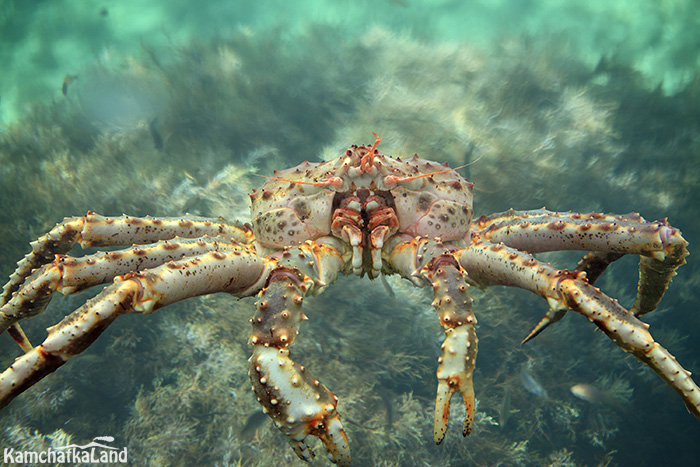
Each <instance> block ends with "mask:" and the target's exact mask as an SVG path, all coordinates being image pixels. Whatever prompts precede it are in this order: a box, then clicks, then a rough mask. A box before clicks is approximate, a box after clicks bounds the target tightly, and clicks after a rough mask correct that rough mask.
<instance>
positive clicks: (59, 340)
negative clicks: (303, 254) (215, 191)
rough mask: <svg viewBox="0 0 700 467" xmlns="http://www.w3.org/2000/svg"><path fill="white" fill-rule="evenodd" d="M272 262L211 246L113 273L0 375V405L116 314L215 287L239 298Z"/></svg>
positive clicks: (261, 281) (92, 337) (159, 305)
mask: <svg viewBox="0 0 700 467" xmlns="http://www.w3.org/2000/svg"><path fill="white" fill-rule="evenodd" d="M274 266H275V262H274V261H270V260H267V259H264V258H261V257H259V256H257V255H255V254H253V253H251V252H250V251H248V250H246V249H238V250H233V251H230V252H226V253H222V252H219V251H211V252H208V253H206V254H203V255H199V256H195V257H192V258H188V259H186V260H181V261H171V262H169V263H166V264H164V265H162V266H159V267H157V268H154V269H149V270H146V271H143V272H136V273H129V274H126V275H124V276H118V277H116V278H115V279H114V283H113V284H112V285H110V286H109V287H107V288H105V289H104V290H103V291H102V292H101V293H100V294H98V295H97V296H96V297H95V298H93V299H92V300H89V301H88V302H87V303H85V304H84V305H83V306H82V307H80V308H79V309H77V310H76V311H74V312H73V313H71V314H70V315H68V316H67V317H66V318H64V319H63V320H62V321H61V322H60V323H58V324H57V325H55V326H52V327H51V328H49V329H48V332H49V335H48V337H47V338H46V340H44V342H43V343H42V344H40V345H38V346H37V347H35V348H33V349H32V350H31V351H29V352H27V353H25V354H24V355H22V356H21V357H19V358H18V359H17V360H15V362H14V363H13V364H12V365H10V367H9V368H8V369H7V370H5V372H3V373H2V374H1V375H0V407H4V406H5V405H7V404H8V403H9V402H10V401H11V400H12V399H13V398H14V397H16V396H17V395H18V394H20V393H21V392H23V391H24V390H26V389H27V388H29V387H30V386H32V385H33V384H34V383H36V382H37V381H39V380H40V379H42V378H43V377H44V376H46V375H47V374H49V373H52V372H53V371H55V370H56V369H57V368H58V367H59V366H61V365H63V364H64V363H65V362H66V361H67V360H68V359H69V358H71V357H73V356H75V355H77V354H79V353H80V352H82V351H83V350H85V349H86V348H87V347H88V346H89V345H90V344H92V342H93V341H94V340H95V339H97V337H98V336H99V335H100V334H101V333H102V331H104V330H105V329H106V328H107V326H109V325H110V324H111V323H112V321H114V319H116V318H117V317H118V316H119V315H122V314H126V313H129V312H141V313H150V312H153V311H155V310H156V309H159V308H162V307H164V306H166V305H169V304H172V303H175V302H178V301H181V300H184V299H186V298H190V297H195V296H198V295H203V294H210V293H215V292H228V293H231V294H233V295H236V296H239V297H243V296H247V295H251V294H254V293H256V292H257V291H258V290H260V289H261V288H262V286H263V284H264V283H265V280H266V279H267V276H268V274H269V272H270V270H271V269H272V268H273V267H274Z"/></svg>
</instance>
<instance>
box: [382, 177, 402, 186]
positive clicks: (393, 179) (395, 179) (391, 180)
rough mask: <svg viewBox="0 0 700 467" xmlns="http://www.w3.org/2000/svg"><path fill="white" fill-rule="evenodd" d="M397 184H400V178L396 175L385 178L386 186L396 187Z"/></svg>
mask: <svg viewBox="0 0 700 467" xmlns="http://www.w3.org/2000/svg"><path fill="white" fill-rule="evenodd" d="M397 183H399V178H398V177H396V176H394V175H387V176H386V177H384V185H386V186H392V185H396V184H397Z"/></svg>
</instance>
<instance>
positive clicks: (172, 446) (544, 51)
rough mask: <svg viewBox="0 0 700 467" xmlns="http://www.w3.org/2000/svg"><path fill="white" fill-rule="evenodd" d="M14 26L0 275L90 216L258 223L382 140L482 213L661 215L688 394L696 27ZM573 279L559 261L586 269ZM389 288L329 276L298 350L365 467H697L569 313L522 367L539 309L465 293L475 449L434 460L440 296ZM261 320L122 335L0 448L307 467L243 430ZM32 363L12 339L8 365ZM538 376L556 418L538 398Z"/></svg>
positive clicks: (407, 8)
mask: <svg viewBox="0 0 700 467" xmlns="http://www.w3.org/2000/svg"><path fill="white" fill-rule="evenodd" d="M0 8H1V9H0V63H2V69H3V72H2V73H1V74H0V121H2V123H3V128H2V130H0V245H2V248H1V249H0V273H1V274H2V276H3V277H7V276H8V275H9V274H10V273H11V272H12V270H13V267H14V264H15V262H16V261H17V260H19V259H20V258H21V257H22V255H24V254H25V253H26V252H27V251H28V248H29V246H28V242H29V241H31V240H33V239H35V238H37V237H38V236H39V235H41V234H43V233H44V232H46V231H47V230H48V229H50V228H51V227H52V226H53V225H54V224H55V223H56V222H58V221H59V220H60V219H62V218H63V217H64V216H73V215H82V214H84V213H85V212H86V211H88V210H94V211H97V212H99V213H101V214H105V215H120V214H121V213H122V212H126V213H128V214H133V215H147V214H150V215H154V216H177V215H180V214H182V213H184V212H190V213H193V214H197V215H203V216H224V217H226V218H230V219H233V218H239V219H242V220H244V221H249V213H248V211H247V203H248V197H247V193H248V192H249V191H250V190H251V189H252V188H254V187H256V186H259V184H260V183H261V179H260V178H259V177H256V176H254V175H253V174H271V173H272V171H273V170H274V169H282V168H286V167H290V166H293V165H295V164H298V163H300V162H302V161H303V160H309V161H315V160H320V159H322V158H325V159H328V158H333V157H336V156H337V155H339V154H342V151H344V150H345V148H347V147H348V146H349V145H350V144H360V143H371V142H372V141H373V137H372V132H377V133H378V134H380V135H381V136H384V140H383V141H382V143H381V145H380V150H381V151H382V152H384V153H385V154H389V155H394V156H401V157H405V156H410V155H412V154H413V153H416V152H417V153H418V154H419V155H420V156H421V157H424V158H427V159H433V160H437V161H439V162H449V163H450V165H452V166H458V165H462V164H465V163H468V162H474V161H476V162H474V163H473V164H472V165H470V166H469V167H467V168H466V169H463V171H462V173H464V174H465V175H466V176H468V177H469V178H470V180H471V181H473V182H474V183H475V201H474V204H475V206H474V207H475V211H476V214H477V215H481V214H488V213H491V212H499V211H503V210H506V209H508V208H511V207H513V208H515V209H536V208H540V207H542V206H543V205H545V206H546V207H547V208H549V209H553V210H569V209H571V210H574V211H580V212H590V211H602V212H618V213H627V212H631V211H636V212H639V213H640V214H641V215H642V216H644V217H645V218H646V219H649V220H653V219H660V218H665V217H667V218H668V220H669V222H670V223H671V224H672V225H673V226H675V227H677V228H679V229H681V230H682V232H683V235H684V237H685V238H686V239H687V240H688V241H689V242H690V246H689V250H690V252H691V255H690V256H689V257H688V258H687V260H688V264H686V265H684V266H682V267H681V268H680V269H679V270H678V273H679V274H678V276H676V277H675V278H674V281H673V283H672V285H671V288H670V289H669V291H668V292H667V293H666V296H665V298H664V300H663V301H662V302H661V305H660V307H659V309H657V310H656V311H655V312H653V313H651V314H650V315H647V316H645V320H646V321H647V322H649V323H650V324H651V328H650V330H651V332H652V333H653V335H654V336H655V338H656V339H657V340H658V341H659V342H660V343H661V344H662V345H664V346H665V347H667V348H669V350H670V351H671V352H672V353H673V354H674V355H675V356H676V357H677V358H678V360H679V361H680V362H681V363H682V364H683V365H684V367H686V368H687V369H689V370H690V371H693V372H694V373H698V372H699V371H700V359H698V357H697V356H698V355H700V331H698V329H700V318H699V317H698V314H697V312H696V311H697V310H696V308H697V306H695V304H696V303H697V302H698V298H699V297H698V292H697V291H698V286H697V285H698V277H700V266H698V265H700V262H698V261H697V260H696V258H695V245H697V244H700V223H698V221H697V217H696V215H695V213H696V211H697V207H696V206H697V202H698V200H699V199H700V183H698V180H699V179H700V158H699V156H698V155H699V154H700V150H699V149H700V148H699V146H700V136H698V135H699V134H700V133H699V131H698V130H699V126H700V121H699V119H698V115H700V97H699V96H700V88H699V87H698V83H699V81H698V79H697V66H698V54H699V53H700V47H698V36H699V34H700V33H698V32H697V31H699V30H700V28H699V27H698V26H700V25H699V24H698V23H700V10H698V9H697V7H696V6H695V5H694V3H693V2H691V1H675V2H671V1H669V2H652V1H645V2H631V1H624V2H623V1H621V2H615V3H614V5H612V6H610V5H608V2H604V1H592V2H585V3H583V2H580V3H574V2H559V1H554V0H550V1H529V2H528V1H508V0H503V1H498V2H487V1H482V2H478V1H475V2H457V1H435V0H433V1H416V0H386V1H380V2H357V1H355V2H350V1H335V2H328V1H326V2H323V1H318V0H314V1H309V2H305V3H304V7H303V8H301V7H299V6H298V5H295V4H293V3H292V2H282V1H279V2H255V4H254V2H208V3H206V4H205V5H203V6H196V7H195V6H192V5H191V2H149V4H148V5H144V4H143V2H132V1H123V2H117V3H109V2H105V3H103V4H100V3H95V4H93V5H90V6H86V5H85V2H69V1H65V2H39V3H36V4H32V5H29V4H28V3H26V2H18V1H17V2H11V1H8V2H4V3H2V5H1V6H0ZM66 77H69V79H66ZM73 253H74V254H76V255H77V254H82V252H80V251H79V250H77V251H74V252H73ZM579 257H580V255H578V254H572V255H550V256H546V257H544V259H546V260H549V261H552V262H554V263H555V264H557V265H559V266H560V267H573V266H574V265H575V262H576V261H577V259H578V258H579ZM618 263H619V264H618ZM618 263H616V264H614V265H613V266H612V267H611V268H610V270H609V271H607V272H606V274H605V275H604V276H603V277H601V279H600V280H599V281H598V283H597V284H596V285H598V286H600V287H601V288H602V290H603V291H605V292H606V293H607V294H608V295H610V296H612V297H615V298H618V299H619V300H620V302H621V303H622V304H623V305H625V306H629V305H630V304H631V303H632V302H633V300H634V294H635V292H636V282H637V271H636V269H637V261H636V259H634V258H624V259H622V260H620V261H618ZM389 284H390V287H391V289H392V291H393V292H392V293H393V294H394V295H393V296H392V295H391V294H390V293H389V292H388V291H387V290H386V289H385V288H384V287H383V286H382V284H381V283H379V281H373V282H369V281H368V280H366V279H362V280H360V279H357V278H353V277H341V278H340V279H339V280H338V282H337V283H336V284H334V285H333V286H331V287H330V288H329V289H328V291H327V292H326V293H324V294H323V295H322V296H319V297H317V298H313V299H309V300H307V301H306V302H305V308H306V310H305V312H306V314H307V315H309V317H310V318H311V319H310V320H309V321H308V322H306V323H305V324H304V325H303V326H302V329H301V333H300V335H299V338H298V339H297V341H296V342H295V344H294V346H293V348H292V349H293V350H292V351H293V353H294V357H295V359H296V360H298V361H300V362H302V363H303V364H304V365H305V366H307V367H308V368H309V369H310V371H312V373H313V374H314V375H315V376H316V377H317V378H318V379H320V380H321V381H323V382H324V383H325V384H326V385H327V386H328V387H329V388H330V389H331V390H332V391H334V392H335V393H336V394H337V395H338V396H339V397H340V405H339V411H340V413H341V414H342V415H343V421H344V423H345V426H346V430H347V432H348V435H349V437H350V443H351V449H352V450H353V455H354V459H355V460H356V463H357V465H453V466H461V465H497V464H499V463H500V465H533V466H536V465H555V466H558V465H561V466H573V465H576V466H584V465H586V466H596V465H620V466H626V465H658V464H660V463H662V462H664V463H666V464H668V465H691V464H692V463H693V462H694V460H695V459H697V458H698V456H700V450H699V448H698V446H697V443H695V440H697V439H700V423H699V422H698V420H697V419H695V418H694V417H693V416H692V415H689V414H688V413H687V411H686V410H685V408H684V407H683V404H682V402H681V400H680V399H679V398H678V396H677V395H676V394H675V392H674V391H673V390H671V389H670V388H669V387H667V386H666V385H665V384H664V383H663V382H662V381H661V380H660V379H659V378H658V377H657V376H656V375H654V374H653V373H652V372H651V371H650V370H648V369H647V368H646V367H644V366H643V365H642V364H640V363H639V362H637V361H636V360H635V359H634V358H633V357H631V356H627V355H625V354H624V353H623V352H622V351H621V350H620V349H618V348H617V347H616V346H615V345H614V344H612V343H611V342H610V341H609V339H607V338H606V337H605V336H604V335H603V334H602V333H600V332H596V331H595V330H594V329H595V327H594V326H593V325H592V324H590V323H588V322H587V321H586V320H585V319H583V318H581V317H580V316H577V315H575V314H574V313H569V315H568V316H567V317H566V318H565V319H564V320H562V321H561V322H560V323H557V324H556V325H554V326H552V328H551V329H548V330H547V331H545V332H544V333H543V334H542V335H541V336H538V337H537V338H536V339H535V340H534V341H533V342H530V343H528V344H526V345H524V346H521V345H520V340H521V339H522V338H523V337H524V336H525V335H526V334H527V332H529V330H530V329H531V328H532V326H534V324H535V323H536V322H537V320H538V319H539V318H540V317H541V315H542V313H544V311H545V310H546V305H545V303H544V302H543V301H542V300H541V299H539V298H537V297H534V296H530V295H529V294H526V293H524V292H521V291H517V290H507V289H499V288H494V289H489V290H486V291H484V292H480V291H475V292H474V298H475V304H474V307H475V308H474V310H475V313H476V314H477V317H478V319H479V326H478V328H477V332H478V334H479V338H480V350H479V357H478V363H477V372H476V374H475V390H476V397H477V399H478V400H479V406H478V416H477V423H476V428H475V430H474V433H472V435H470V436H469V437H468V438H466V439H462V437H461V435H459V431H460V430H459V419H458V418H457V414H456V413H455V414H454V417H455V419H454V420H453V422H452V426H451V429H450V431H449V432H448V435H447V438H446V440H445V442H443V444H442V445H440V446H439V447H436V446H435V445H434V443H433V441H432V427H431V424H432V422H431V419H432V414H431V412H432V410H433V400H434V391H435V367H436V364H435V360H436V358H437V356H438V348H439V345H440V340H441V338H440V327H439V325H438V323H437V319H436V318H435V316H434V312H433V311H432V309H431V308H430V302H431V297H430V294H429V291H426V290H418V289H414V288H412V287H411V286H410V284H408V283H404V282H403V281H401V280H399V279H397V278H394V277H390V278H389ZM96 292H97V291H93V292H92V293H93V294H94V293H96ZM90 294H91V293H90V292H88V293H87V294H78V295H76V296H70V297H66V298H63V297H57V298H56V299H55V300H54V301H53V303H52V304H51V307H50V308H49V309H48V310H47V311H46V312H45V313H43V314H42V315H41V316H38V317H36V318H33V319H31V320H28V321H27V324H26V325H25V324H23V327H24V328H25V330H26V331H27V333H28V335H29V337H30V339H31V340H32V342H33V343H34V344H36V343H37V342H40V341H41V339H42V338H43V335H44V329H45V328H46V327H48V326H50V325H52V324H54V323H56V322H58V320H60V318H61V316H64V315H66V314H68V313H70V312H71V311H72V310H73V309H75V308H77V307H78V306H80V304H82V303H83V302H84V301H85V300H86V299H87V298H88V296H89V295H90ZM252 313H253V300H252V299H245V300H242V301H236V300H235V299H232V298H231V297H227V296H214V297H207V298H203V299H194V300H190V301H188V302H185V303H183V304H178V305H174V306H172V307H170V308H167V309H165V310H162V311H159V312H158V313H155V314H153V315H149V316H138V315H133V316H127V317H124V318H120V319H119V320H118V321H117V322H116V323H115V324H114V325H113V326H111V327H110V328H109V329H108V330H107V331H106V332H105V333H104V335H103V336H101V337H100V339H99V340H98V342H96V343H95V344H94V345H93V346H91V347H90V348H89V349H88V350H87V351H86V352H84V353H83V354H82V355H81V356H78V357H76V358H75V359H73V360H71V361H70V363H68V364H67V365H65V367H63V368H61V369H60V370H58V371H57V372H56V373H55V374H53V375H51V376H50V377H48V378H46V379H45V380H44V381H42V382H41V383H39V384H37V385H36V386H35V387H33V388H32V389H31V390H29V391H27V393H25V394H24V395H22V396H21V397H19V398H17V399H16V400H15V401H13V403H12V404H11V405H10V406H9V407H7V408H6V409H4V411H3V415H2V416H0V444H1V445H2V447H3V448H4V447H8V446H9V447H14V448H15V449H19V448H20V447H23V448H29V447H31V448H43V449H45V448H46V447H47V446H49V445H51V444H52V443H53V445H54V446H60V445H65V444H67V441H66V440H70V441H71V442H73V443H78V444H86V443H88V442H90V440H92V439H93V438H94V437H95V436H103V435H109V436H114V437H115V441H114V444H115V445H118V447H120V448H121V447H123V446H126V447H128V448H129V452H130V464H131V465H222V466H223V465H237V463H240V464H242V465H269V464H270V463H272V462H278V461H285V462H296V463H297V464H298V465H301V461H298V460H296V457H295V456H294V454H293V452H292V451H291V449H290V448H289V446H288V445H287V443H286V441H285V439H284V438H283V437H282V436H281V435H280V434H279V433H278V432H277V430H276V429H275V428H274V427H273V426H272V423H271V422H270V421H269V420H266V419H264V418H263V419H260V418H259V417H256V415H255V414H256V413H257V412H258V411H259V409H258V405H257V402H256V401H255V398H254V396H253V395H252V393H251V391H250V383H249V381H248V376H247V363H246V360H247V358H248V356H249V353H250V348H249V346H248V345H246V342H247V338H248V333H249V324H248V322H247V320H248V318H249V317H250V316H251V315H252ZM17 355H18V349H17V348H16V346H15V344H14V343H13V342H12V341H11V339H10V338H9V337H7V336H4V337H3V338H2V339H0V361H2V362H3V365H4V366H7V365H9V364H10V363H11V362H12V359H13V358H14V357H16V356H17ZM524 369H525V371H527V374H528V375H529V376H531V377H532V379H533V380H534V381H536V383H537V384H539V385H540V386H541V387H542V389H543V390H544V391H545V392H546V394H547V395H548V397H546V398H544V397H538V396H537V395H535V394H532V393H531V392H528V389H527V388H526V387H524V386H523V384H522V383H521V380H522V373H523V371H524ZM528 381H529V380H528ZM582 383H583V384H591V385H595V386H597V387H598V388H600V389H603V390H604V391H606V392H607V394H609V395H611V397H613V399H614V400H616V401H617V403H615V404H607V405H606V404H603V405H593V404H590V403H588V402H586V401H583V400H580V399H577V398H576V397H574V395H573V394H572V393H571V392H570V390H569V388H570V387H571V386H573V385H575V384H582ZM454 405H455V406H459V403H458V401H455V402H454ZM503 422H505V423H503ZM246 426H247V428H245V427H246ZM318 452H319V459H317V460H316V461H315V465H324V459H323V457H324V456H323V454H322V448H321V447H319V450H318ZM392 463H393V464H392Z"/></svg>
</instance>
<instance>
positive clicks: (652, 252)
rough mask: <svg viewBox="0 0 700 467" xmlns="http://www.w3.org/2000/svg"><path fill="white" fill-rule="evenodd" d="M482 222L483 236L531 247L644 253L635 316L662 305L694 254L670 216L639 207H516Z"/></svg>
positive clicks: (520, 247)
mask: <svg viewBox="0 0 700 467" xmlns="http://www.w3.org/2000/svg"><path fill="white" fill-rule="evenodd" d="M476 228H477V229H479V230H478V235H479V236H480V238H482V239H483V240H487V241H489V242H491V243H499V242H502V243H503V244H505V245H507V246H510V247H513V248H516V249H518V250H523V251H528V252H530V253H537V252H541V251H552V250H592V251H596V252H604V253H621V254H638V255H641V257H640V261H639V284H638V290H637V299H636V301H635V303H634V305H633V306H632V309H631V311H632V312H633V313H634V315H635V316H641V315H643V314H645V313H648V312H650V311H653V310H654V309H655V308H656V306H657V305H658V304H659V302H660V301H661V298H662V297H663V295H664V293H665V292H666V289H667V288H668V285H669V283H670V282H671V279H672V278H673V276H675V275H676V269H677V268H678V267H679V266H681V265H682V264H684V263H685V257H686V256H687V255H688V251H687V249H686V247H687V245H688V242H687V241H686V240H685V239H684V238H683V237H682V236H681V233H680V231H679V230H678V229H675V228H673V227H671V226H670V225H669V224H668V222H666V220H665V219H663V220H660V221H655V222H647V221H645V220H644V219H643V218H642V217H641V216H639V214H634V213H633V214H626V215H622V216H620V215H613V214H599V213H588V214H578V213H571V212H565V213H560V212H550V211H546V210H537V211H513V210H510V211H506V212H504V213H500V214H494V215H492V216H489V217H482V218H481V219H479V221H478V222H477V223H476ZM613 258H614V257H613ZM583 261H585V257H584V260H583ZM601 272H602V271H601ZM593 279H595V277H594V278H593Z"/></svg>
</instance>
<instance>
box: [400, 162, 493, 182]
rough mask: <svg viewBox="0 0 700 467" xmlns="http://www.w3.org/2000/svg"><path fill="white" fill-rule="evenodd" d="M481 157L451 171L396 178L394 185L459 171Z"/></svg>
mask: <svg viewBox="0 0 700 467" xmlns="http://www.w3.org/2000/svg"><path fill="white" fill-rule="evenodd" d="M482 157H483V156H479V157H477V158H476V159H475V160H473V161H471V162H470V163H468V164H464V165H460V166H459V167H455V168H451V169H445V170H440V171H439V172H430V173H429V174H422V175H414V176H413V177H404V178H396V183H402V182H410V181H411V180H415V179H417V178H422V177H430V176H431V175H438V174H444V173H447V172H451V171H453V170H459V169H463V168H465V167H467V166H470V165H472V164H475V163H476V162H478V161H479V159H481V158H482Z"/></svg>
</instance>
